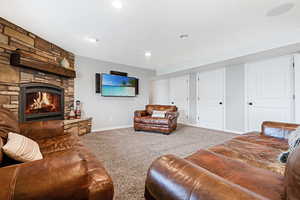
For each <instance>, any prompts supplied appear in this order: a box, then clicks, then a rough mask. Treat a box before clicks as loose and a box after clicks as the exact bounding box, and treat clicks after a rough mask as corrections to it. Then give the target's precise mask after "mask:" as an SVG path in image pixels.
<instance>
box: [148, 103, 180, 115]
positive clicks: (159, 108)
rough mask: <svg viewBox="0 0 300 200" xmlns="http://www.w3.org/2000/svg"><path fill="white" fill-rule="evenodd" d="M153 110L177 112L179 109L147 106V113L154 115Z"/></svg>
mask: <svg viewBox="0 0 300 200" xmlns="http://www.w3.org/2000/svg"><path fill="white" fill-rule="evenodd" d="M153 110H158V111H166V112H175V111H177V107H176V106H164V105H147V106H146V111H147V113H148V114H149V115H152V113H153Z"/></svg>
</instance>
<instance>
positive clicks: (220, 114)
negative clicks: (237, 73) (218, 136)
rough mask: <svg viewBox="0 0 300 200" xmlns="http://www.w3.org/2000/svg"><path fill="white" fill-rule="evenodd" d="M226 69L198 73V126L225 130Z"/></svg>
mask: <svg viewBox="0 0 300 200" xmlns="http://www.w3.org/2000/svg"><path fill="white" fill-rule="evenodd" d="M224 96H225V68H222V69H216V70H212V71H205V72H200V73H198V103H197V105H198V116H197V118H198V125H199V126H200V127H205V128H211V129H218V130H223V129H224V124H225V123H224V122H225V120H224V117H225V110H224V109H225V108H224V105H225V102H224V99H225V98H224Z"/></svg>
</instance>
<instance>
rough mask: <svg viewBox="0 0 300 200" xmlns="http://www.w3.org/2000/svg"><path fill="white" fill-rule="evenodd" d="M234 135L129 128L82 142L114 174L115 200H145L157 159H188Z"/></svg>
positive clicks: (94, 135) (191, 129)
mask: <svg viewBox="0 0 300 200" xmlns="http://www.w3.org/2000/svg"><path fill="white" fill-rule="evenodd" d="M233 136H235V134H232V133H225V132H219V131H212V130H208V129H201V128H196V127H189V126H180V127H179V128H178V129H177V131H175V132H174V133H173V134H171V135H168V136H166V135H162V134H157V133H149V132H134V130H133V129H132V128H127V129H118V130H111V131H103V132H97V133H91V134H89V135H86V136H83V137H82V139H83V141H84V143H85V144H86V145H87V146H88V147H89V148H90V149H91V150H92V151H93V152H94V153H95V155H96V156H97V158H98V159H99V160H100V161H102V162H103V164H104V167H105V168H106V169H107V171H108V172H109V174H110V175H111V177H112V179H113V181H114V188H115V200H142V199H144V196H143V194H144V186H145V178H146V174H147V169H148V168H149V166H150V164H151V163H152V161H153V160H155V159H156V158H158V157H160V156H161V155H165V154H174V155H177V156H180V157H185V156H187V155H189V154H191V153H193V152H195V151H197V150H198V149H200V148H207V147H209V146H212V145H215V144H218V143H222V142H224V141H225V140H229V139H230V138H232V137H233Z"/></svg>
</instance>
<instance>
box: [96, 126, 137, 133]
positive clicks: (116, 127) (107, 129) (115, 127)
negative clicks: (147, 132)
mask: <svg viewBox="0 0 300 200" xmlns="http://www.w3.org/2000/svg"><path fill="white" fill-rule="evenodd" d="M132 127H133V125H125V126H112V127H106V128H100V129H93V130H92V132H101V131H110V130H114V129H121V128H132Z"/></svg>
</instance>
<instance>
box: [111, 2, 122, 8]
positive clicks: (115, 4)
mask: <svg viewBox="0 0 300 200" xmlns="http://www.w3.org/2000/svg"><path fill="white" fill-rule="evenodd" d="M112 5H113V7H115V8H117V9H121V8H123V4H122V2H121V1H119V0H116V1H113V2H112Z"/></svg>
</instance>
